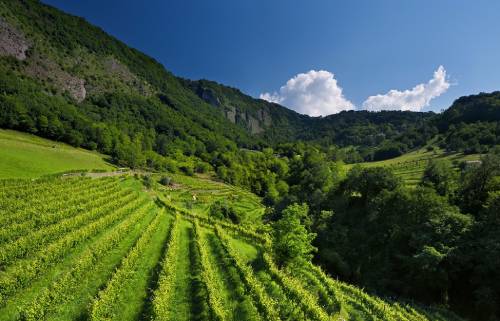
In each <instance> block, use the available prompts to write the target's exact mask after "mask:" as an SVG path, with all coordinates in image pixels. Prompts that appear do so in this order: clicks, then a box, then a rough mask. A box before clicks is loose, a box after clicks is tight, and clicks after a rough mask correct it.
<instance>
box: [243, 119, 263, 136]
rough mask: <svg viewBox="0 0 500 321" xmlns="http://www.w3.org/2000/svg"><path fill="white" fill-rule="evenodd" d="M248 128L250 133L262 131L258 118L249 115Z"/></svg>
mask: <svg viewBox="0 0 500 321" xmlns="http://www.w3.org/2000/svg"><path fill="white" fill-rule="evenodd" d="M247 119H248V128H249V129H250V133H252V134H259V133H262V132H263V131H264V129H262V127H260V124H259V120H258V119H257V118H254V117H253V116H251V115H248V118H247Z"/></svg>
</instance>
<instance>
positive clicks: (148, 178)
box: [142, 175, 153, 189]
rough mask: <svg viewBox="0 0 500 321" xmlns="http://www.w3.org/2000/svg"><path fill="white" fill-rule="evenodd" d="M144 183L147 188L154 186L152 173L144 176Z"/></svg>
mask: <svg viewBox="0 0 500 321" xmlns="http://www.w3.org/2000/svg"><path fill="white" fill-rule="evenodd" d="M142 184H144V187H146V188H147V189H151V187H153V180H152V179H151V175H144V176H143V177H142Z"/></svg>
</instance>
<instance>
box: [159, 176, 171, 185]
mask: <svg viewBox="0 0 500 321" xmlns="http://www.w3.org/2000/svg"><path fill="white" fill-rule="evenodd" d="M159 183H160V184H161V185H163V186H169V185H171V184H172V178H171V177H169V176H162V177H161V178H160V181H159Z"/></svg>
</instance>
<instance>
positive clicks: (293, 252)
mask: <svg viewBox="0 0 500 321" xmlns="http://www.w3.org/2000/svg"><path fill="white" fill-rule="evenodd" d="M308 212H309V208H308V206H307V205H306V204H302V205H298V204H292V205H290V206H288V207H287V208H285V209H284V210H283V211H282V213H281V218H280V219H279V220H278V221H276V222H275V223H274V224H273V228H274V229H273V245H272V247H273V253H274V256H275V259H276V261H277V263H278V264H279V265H281V266H294V265H302V264H304V263H306V262H309V261H310V260H311V258H312V253H313V252H315V251H316V248H315V247H314V246H313V245H312V244H311V242H312V241H313V240H314V238H315V237H316V234H314V233H311V232H309V231H308V229H307V228H306V226H305V225H304V224H303V223H302V221H303V220H304V219H305V218H306V217H307V215H308Z"/></svg>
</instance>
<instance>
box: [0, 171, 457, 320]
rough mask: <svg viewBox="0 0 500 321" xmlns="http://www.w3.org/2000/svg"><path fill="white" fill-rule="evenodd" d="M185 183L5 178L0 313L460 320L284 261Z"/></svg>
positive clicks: (0, 185) (0, 212) (26, 316)
mask: <svg viewBox="0 0 500 321" xmlns="http://www.w3.org/2000/svg"><path fill="white" fill-rule="evenodd" d="M188 180H193V181H191V185H190V186H191V187H193V186H194V184H195V183H196V182H195V179H191V178H190V179H186V182H187V181H188ZM204 183H206V181H205V180H199V181H198V186H197V189H198V194H200V195H210V194H211V193H212V192H215V190H216V186H219V187H220V190H219V192H218V195H220V194H223V193H226V192H227V190H225V188H228V187H227V186H226V187H224V186H225V185H222V184H218V183H213V185H210V184H208V185H207V186H208V188H207V190H205V191H203V184H204ZM179 188H180V187H179ZM207 191H208V192H207ZM191 192H192V190H191ZM176 193H177V194H176ZM181 194H182V192H180V191H176V192H175V193H173V194H169V196H170V198H168V197H165V194H164V192H157V191H154V190H153V191H145V190H144V189H143V187H142V184H141V183H140V181H139V180H137V179H134V178H133V177H126V176H123V177H108V178H99V179H90V178H83V177H75V178H50V179H39V180H34V181H33V180H4V181H0V222H1V225H0V320H176V321H177V320H220V321H222V320H273V321H274V320H457V318H456V317H454V316H453V315H450V314H447V313H446V312H443V311H440V310H428V309H421V308H417V307H412V306H408V305H404V304H398V303H394V302H388V301H384V300H382V299H380V298H377V297H374V296H370V295H368V294H366V293H364V292H363V291H362V290H360V289H358V288H355V287H353V286H350V285H347V284H344V283H341V282H339V281H336V280H334V279H332V278H330V277H328V276H327V275H326V274H325V273H324V272H323V271H322V270H321V269H320V268H318V267H315V266H312V265H311V266H308V267H305V268H303V269H302V270H300V271H297V270H294V271H289V270H283V269H280V268H278V267H277V266H276V264H275V263H274V262H273V258H272V256H271V254H270V251H269V250H268V249H269V245H270V242H271V241H270V239H269V237H268V236H267V235H266V234H265V233H263V232H262V231H255V230H253V229H251V228H250V227H249V226H240V225H234V224H231V223H228V222H222V221H215V220H213V219H210V218H209V217H207V216H206V215H203V213H202V212H201V213H197V212H196V211H191V210H189V209H186V208H184V207H182V204H183V202H182V197H183V196H179V195H181ZM176 195H177V196H178V197H179V198H178V199H175V197H176ZM239 195H240V196H241V197H242V198H243V197H244V196H242V195H243V194H239ZM207 197H208V196H207ZM256 200H257V199H256V198H252V199H250V200H244V199H240V200H239V201H240V203H241V204H245V203H248V204H251V203H253V202H255V201H256ZM200 208H201V206H200ZM257 208H258V207H256V208H255V210H257Z"/></svg>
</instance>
